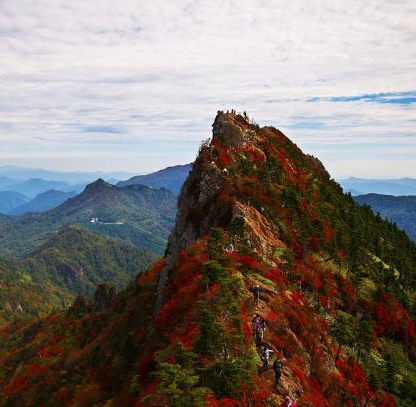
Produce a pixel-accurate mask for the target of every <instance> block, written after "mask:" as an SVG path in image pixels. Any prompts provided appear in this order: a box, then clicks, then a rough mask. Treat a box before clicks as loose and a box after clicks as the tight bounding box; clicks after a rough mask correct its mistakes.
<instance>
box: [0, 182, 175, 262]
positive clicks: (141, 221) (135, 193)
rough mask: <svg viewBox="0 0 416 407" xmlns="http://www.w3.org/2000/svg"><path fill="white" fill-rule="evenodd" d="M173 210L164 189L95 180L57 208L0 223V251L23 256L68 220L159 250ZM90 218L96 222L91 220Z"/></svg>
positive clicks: (170, 194) (170, 200) (62, 226)
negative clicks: (119, 184) (121, 186)
mask: <svg viewBox="0 0 416 407" xmlns="http://www.w3.org/2000/svg"><path fill="white" fill-rule="evenodd" d="M175 213H176V198H175V197H174V195H173V194H172V193H170V192H169V191H167V190H164V189H152V188H150V187H146V186H143V185H131V186H127V187H124V188H117V187H114V186H112V185H110V184H107V183H105V182H104V181H102V180H99V181H96V182H95V183H93V184H90V185H89V186H87V188H86V189H85V191H84V192H83V193H81V194H80V195H77V196H76V197H74V198H71V199H69V200H68V201H66V202H65V203H63V204H62V205H60V206H58V207H57V208H54V209H52V210H49V211H47V212H43V213H32V214H26V215H23V216H21V217H18V218H15V219H12V220H10V219H8V220H9V221H8V222H7V223H1V222H0V255H1V256H3V257H4V256H8V257H19V258H22V257H25V256H27V255H28V254H30V253H31V252H32V251H34V250H36V249H37V248H38V247H39V246H40V245H41V244H43V243H44V242H45V241H46V240H49V239H51V238H52V237H53V236H54V234H55V233H56V231H58V230H60V229H62V228H64V227H66V226H69V225H76V226H78V227H82V228H84V229H88V230H90V231H91V232H93V233H96V234H100V235H106V236H110V237H114V238H118V239H120V240H123V241H125V242H128V243H131V244H134V245H137V246H140V247H143V248H146V249H148V250H151V251H153V252H155V253H157V254H162V253H163V250H164V248H165V246H166V241H167V238H168V235H169V232H170V230H171V228H172V226H173V221H174V216H175ZM92 218H98V220H99V223H96V224H92V223H91V222H90V220H91V219H92Z"/></svg>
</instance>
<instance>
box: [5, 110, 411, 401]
mask: <svg viewBox="0 0 416 407" xmlns="http://www.w3.org/2000/svg"><path fill="white" fill-rule="evenodd" d="M178 203H179V210H178V212H177V218H176V226H175V229H174V231H173V232H172V234H171V236H170V238H169V243H168V249H167V252H166V256H165V257H164V258H163V259H161V260H159V261H158V262H156V263H155V264H154V265H153V266H151V267H150V268H149V270H148V271H147V272H146V273H145V274H143V275H141V276H140V277H139V278H138V279H137V280H136V281H135V282H134V283H132V284H131V285H130V286H129V287H128V288H127V289H126V290H125V291H123V292H121V293H119V295H118V296H116V297H114V298H112V299H111V301H110V302H109V305H108V306H107V308H106V310H105V311H103V310H102V309H101V310H100V311H92V310H91V307H90V306H88V304H85V303H82V302H81V301H77V302H76V303H74V305H73V307H71V310H70V311H68V312H67V313H54V314H53V315H52V316H50V317H49V318H45V319H44V320H42V321H38V322H36V323H35V324H29V325H27V324H19V325H16V326H13V327H8V328H7V329H4V330H3V331H2V334H3V335H2V336H0V360H1V361H2V364H1V365H0V377H2V381H1V382H0V395H1V396H2V397H1V399H0V407H9V406H11V405H12V406H13V407H27V406H31V407H40V406H45V407H54V406H55V405H57V404H59V403H61V404H62V403H64V404H67V405H71V406H74V407H75V406H76V407H87V406H88V407H89V406H96V407H104V406H105V407H109V406H117V407H131V406H135V407H142V406H170V407H178V406H181V407H182V406H197V407H202V406H204V407H205V406H209V407H226V406H235V407H236V406H239V407H240V406H241V407H265V406H278V405H279V404H280V402H281V401H282V399H283V397H284V396H286V395H290V396H291V397H292V398H297V399H298V401H297V404H298V405H299V407H332V406H333V407H341V406H347V407H353V406H357V405H360V406H367V407H393V406H396V405H401V406H411V405H413V404H414V401H415V400H416V367H415V365H414V360H415V359H416V344H415V336H416V328H415V323H414V319H415V311H416V307H415V300H416V294H415V290H414V286H415V282H416V251H415V245H414V244H413V243H412V242H411V241H410V240H409V239H408V237H407V236H406V235H405V234H404V233H403V232H400V231H399V230H397V228H396V227H395V226H394V225H392V224H391V223H388V222H386V221H384V220H382V219H381V218H380V217H377V216H375V215H374V214H373V212H372V211H371V210H370V209H369V208H366V207H360V206H358V205H357V204H356V203H355V202H354V201H353V199H352V198H351V196H348V195H344V194H343V192H342V189H341V187H340V186H339V185H338V184H337V183H336V182H334V181H333V180H331V178H330V175H329V174H328V173H327V171H326V170H325V168H324V167H323V166H322V164H321V163H320V161H319V160H317V159H316V158H314V157H312V156H308V155H305V154H303V153H302V151H301V150H300V149H299V148H298V147H297V146H296V145H295V144H294V143H293V142H291V141H290V140H289V139H288V138H287V137H286V136H284V134H283V133H282V132H280V131H279V130H277V129H274V128H272V127H263V128H260V127H259V126H258V125H256V124H255V123H253V122H252V121H250V120H249V119H248V118H247V116H246V115H238V114H235V113H234V112H232V113H224V112H218V114H217V117H216V119H215V121H214V128H213V139H212V141H210V142H207V143H205V144H203V145H202V146H201V149H200V151H199V155H198V157H197V160H196V161H195V164H194V166H193V170H192V172H191V173H190V174H189V177H188V180H187V181H186V182H185V184H184V186H183V188H182V191H181V194H180V197H179V201H178ZM256 287H258V288H259V290H260V298H259V299H258V302H256V301H254V299H255V298H253V293H254V292H255V290H254V289H255V288H256ZM139 310H140V311H139ZM256 314H259V315H260V316H261V317H262V318H264V319H266V320H267V329H266V331H265V333H264V336H263V338H262V339H261V341H262V345H263V346H267V347H268V348H269V349H271V350H272V351H273V353H274V354H275V355H276V356H277V357H278V358H279V359H280V358H284V359H285V361H284V367H283V371H282V377H281V380H280V382H279V383H278V385H277V386H275V384H274V374H273V371H272V370H270V369H267V366H266V364H265V363H264V364H263V363H262V360H261V358H260V355H261V348H260V347H259V346H256V345H258V344H256V341H255V338H254V337H253V331H255V326H254V325H253V322H252V318H253V316H255V315H256ZM57 333H58V334H57ZM16 349H17V350H16ZM39 350H41V351H39ZM39 355H41V356H39ZM262 365H263V366H262Z"/></svg>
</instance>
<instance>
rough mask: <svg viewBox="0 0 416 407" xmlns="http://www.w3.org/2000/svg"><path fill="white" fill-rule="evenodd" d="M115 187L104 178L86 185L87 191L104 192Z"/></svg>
mask: <svg viewBox="0 0 416 407" xmlns="http://www.w3.org/2000/svg"><path fill="white" fill-rule="evenodd" d="M111 188H115V187H114V185H111V184H109V183H108V182H106V181H104V180H103V179H102V178H98V179H97V181H94V182H92V183H91V184H88V185H87V186H86V187H85V191H86V192H87V191H88V192H102V191H104V190H107V189H111Z"/></svg>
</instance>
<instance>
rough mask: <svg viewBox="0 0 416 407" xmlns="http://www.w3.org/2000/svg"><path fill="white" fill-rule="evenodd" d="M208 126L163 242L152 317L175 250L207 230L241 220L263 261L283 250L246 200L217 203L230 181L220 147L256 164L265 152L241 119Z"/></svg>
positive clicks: (223, 117) (225, 118) (221, 116)
mask: <svg viewBox="0 0 416 407" xmlns="http://www.w3.org/2000/svg"><path fill="white" fill-rule="evenodd" d="M212 127H213V137H212V140H211V142H210V144H206V145H204V146H203V147H202V148H201V152H200V155H199V156H198V158H197V159H196V161H195V163H194V164H193V169H192V171H191V172H190V173H189V176H188V178H187V180H186V181H185V183H184V185H183V187H182V189H181V192H180V195H179V199H178V212H177V216H176V222H175V227H174V229H173V231H172V233H171V235H170V237H169V241H168V245H167V249H166V252H165V267H164V269H163V271H162V273H161V275H160V278H159V285H158V299H157V302H156V307H155V311H156V313H157V312H158V311H159V309H160V306H161V304H162V301H163V289H164V287H165V286H166V283H167V280H168V277H169V271H170V270H171V269H172V267H173V266H174V264H175V262H176V261H177V260H178V256H179V253H180V251H181V250H183V249H185V248H186V247H188V245H189V244H191V243H193V242H195V241H196V240H197V239H199V238H201V237H203V236H205V235H207V234H208V233H209V231H210V229H211V228H215V227H226V226H227V225H229V224H231V223H235V222H238V221H241V222H242V224H243V225H244V226H243V228H244V231H245V234H246V237H247V238H248V239H249V241H250V246H251V247H252V248H253V249H254V250H255V251H256V252H257V253H258V254H259V255H261V256H264V257H266V258H269V260H270V254H271V253H272V250H273V248H275V247H284V243H283V242H282V241H281V240H279V237H278V236H279V233H278V231H277V229H276V228H275V227H274V226H273V225H271V224H270V223H269V221H268V220H267V219H266V218H265V217H264V216H263V215H262V214H261V213H260V212H259V211H258V210H256V209H255V208H253V207H252V206H250V199H249V197H246V198H245V199H244V200H245V202H244V203H243V202H240V201H239V200H238V199H237V198H236V197H235V196H233V197H231V196H230V197H228V198H229V199H228V202H227V203H226V204H224V201H223V200H222V201H221V193H223V192H224V191H225V190H227V189H228V188H229V183H230V182H232V178H231V177H230V176H229V174H228V170H227V167H226V166H224V156H223V155H222V154H223V153H222V146H227V148H231V149H233V150H235V151H239V152H241V154H244V152H245V151H249V152H250V153H254V154H255V155H256V156H257V157H259V159H260V160H266V155H265V153H264V152H263V151H262V150H261V149H260V148H258V147H256V146H255V143H256V138H257V136H256V132H255V131H254V130H253V128H252V126H251V125H250V124H249V123H248V121H247V120H246V119H245V118H243V117H242V116H240V115H237V114H234V113H228V112H227V113H224V112H218V113H217V116H216V118H215V120H214V123H213V125H212ZM219 146H221V147H219ZM247 159H249V157H247Z"/></svg>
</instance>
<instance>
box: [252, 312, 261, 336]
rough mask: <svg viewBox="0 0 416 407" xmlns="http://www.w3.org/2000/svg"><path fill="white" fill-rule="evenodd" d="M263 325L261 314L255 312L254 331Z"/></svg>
mask: <svg viewBox="0 0 416 407" xmlns="http://www.w3.org/2000/svg"><path fill="white" fill-rule="evenodd" d="M260 325H261V317H260V315H259V314H254V317H253V332H255V331H258V330H259V329H260Z"/></svg>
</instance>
